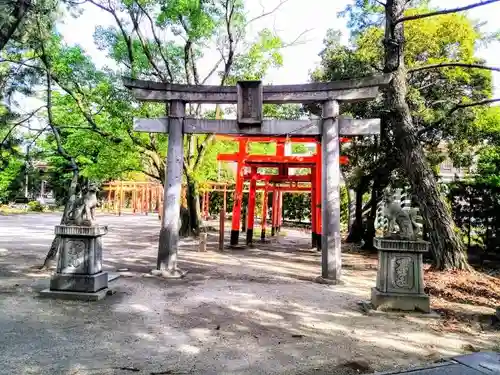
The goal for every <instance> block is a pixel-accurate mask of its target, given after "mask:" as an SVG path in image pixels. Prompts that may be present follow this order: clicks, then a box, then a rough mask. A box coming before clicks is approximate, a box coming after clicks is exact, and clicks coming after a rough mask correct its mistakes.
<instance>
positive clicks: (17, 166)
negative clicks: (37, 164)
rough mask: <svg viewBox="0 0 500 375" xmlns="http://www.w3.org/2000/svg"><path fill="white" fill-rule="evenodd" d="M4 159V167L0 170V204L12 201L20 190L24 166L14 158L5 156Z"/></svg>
mask: <svg viewBox="0 0 500 375" xmlns="http://www.w3.org/2000/svg"><path fill="white" fill-rule="evenodd" d="M6 159H7V160H6V163H5V161H4V163H5V164H6V166H5V167H4V168H3V169H2V170H0V202H3V203H7V202H9V201H10V200H11V199H13V198H14V197H15V195H16V194H17V193H18V191H19V190H20V189H19V188H20V182H22V176H23V174H22V172H23V165H24V163H23V161H22V160H20V159H18V158H16V157H15V156H11V155H7V156H6ZM20 180H21V181H20Z"/></svg>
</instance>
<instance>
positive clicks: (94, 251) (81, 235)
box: [42, 225, 108, 300]
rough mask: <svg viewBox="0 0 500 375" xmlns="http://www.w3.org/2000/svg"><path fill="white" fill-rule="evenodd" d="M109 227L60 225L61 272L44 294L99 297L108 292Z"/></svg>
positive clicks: (87, 297) (81, 297)
mask: <svg viewBox="0 0 500 375" xmlns="http://www.w3.org/2000/svg"><path fill="white" fill-rule="evenodd" d="M107 232H108V228H107V226H99V225H95V226H90V227H85V226H76V225H57V226H56V228H55V234H56V235H58V236H60V238H61V241H60V244H59V246H60V247H59V259H58V262H57V272H56V273H55V274H54V275H53V276H52V278H51V280H50V289H47V290H44V291H43V292H42V293H43V294H46V295H50V296H53V297H59V298H68V299H83V300H98V299H101V298H103V297H104V296H105V295H106V292H107V288H108V273H107V272H102V241H101V237H102V236H104V235H105V234H106V233H107Z"/></svg>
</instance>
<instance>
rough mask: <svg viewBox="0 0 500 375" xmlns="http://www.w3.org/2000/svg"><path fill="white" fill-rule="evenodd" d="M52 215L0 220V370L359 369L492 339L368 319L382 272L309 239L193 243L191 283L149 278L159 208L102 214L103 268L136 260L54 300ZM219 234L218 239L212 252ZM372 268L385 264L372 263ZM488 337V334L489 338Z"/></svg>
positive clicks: (188, 249) (413, 360)
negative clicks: (105, 286)
mask: <svg viewBox="0 0 500 375" xmlns="http://www.w3.org/2000/svg"><path fill="white" fill-rule="evenodd" d="M58 220H59V217H58V216H57V215H54V214H32V215H17V216H8V217H7V216H0V332H1V339H0V363H1V364H2V366H1V367H0V374H68V375H69V374H72V375H81V374H86V375H87V374H131V373H137V374H316V375H321V374H339V375H340V374H345V375H347V374H349V375H350V374H359V373H364V372H365V373H366V372H371V371H374V370H388V369H392V368H394V367H395V366H403V367H405V366H408V365H411V364H417V363H420V362H422V361H426V360H427V361H428V360H430V359H435V358H436V357H439V356H449V355H455V354H459V353H461V352H462V347H463V345H464V344H471V345H473V346H474V347H485V346H487V345H488V344H489V343H491V342H492V341H491V340H492V339H493V338H492V337H487V336H486V335H482V336H459V335H452V334H447V335H446V337H443V336H442V335H441V334H440V333H439V332H435V331H433V330H431V329H430V327H429V325H430V321H429V320H427V319H416V318H409V317H404V316H401V317H394V316H393V317H379V316H377V317H373V316H366V315H363V314H362V313H361V312H360V311H359V309H358V307H357V302H358V301H360V300H364V299H368V298H369V292H370V288H371V287H372V286H373V285H374V282H375V281H374V280H375V270H374V269H370V268H369V267H366V265H364V264H362V263H361V261H360V258H359V257H355V256H353V255H350V254H344V256H343V257H344V270H343V272H344V274H343V280H344V284H343V285H338V286H328V285H320V284H316V283H313V282H311V280H313V279H314V278H315V277H316V276H317V275H318V274H319V272H320V265H319V260H320V259H319V254H317V253H316V252H313V251H311V250H309V249H308V247H309V246H308V242H309V237H310V236H309V235H306V234H304V233H301V232H297V231H293V230H288V229H286V234H287V237H286V238H281V239H280V240H279V243H273V244H266V245H262V246H260V247H259V246H257V245H256V247H255V248H253V249H247V250H235V251H232V252H224V253H218V252H215V251H207V252H205V253H199V252H197V248H198V245H197V242H195V241H193V240H189V241H184V242H183V243H182V246H181V252H180V253H181V255H180V267H181V268H183V269H185V270H188V271H189V274H188V276H187V277H186V278H185V279H183V280H170V281H167V280H161V279H158V278H155V277H150V276H148V272H149V270H150V269H152V268H153V267H154V264H155V257H156V250H157V240H158V229H159V222H158V219H157V217H155V216H132V215H125V216H122V217H115V216H108V215H103V214H101V215H100V216H99V221H100V222H101V223H105V224H109V234H108V235H107V236H105V237H104V246H105V250H104V258H105V268H106V269H107V270H110V271H116V270H117V269H119V268H127V269H128V270H129V271H127V272H122V277H121V278H120V279H118V280H117V281H115V282H113V283H112V284H111V286H112V288H113V289H115V290H116V294H115V295H113V296H110V297H107V298H106V299H104V300H102V301H98V302H76V301H59V300H50V299H43V298H40V297H39V296H38V292H39V291H40V290H41V289H44V288H46V287H47V285H48V279H49V277H50V275H49V274H48V273H42V272H40V271H38V270H36V269H35V268H34V266H37V265H40V264H41V263H42V262H43V258H44V256H45V254H46V252H47V250H48V247H49V245H50V242H51V240H52V233H53V227H54V225H55V224H57V222H58ZM216 246H217V238H216V235H215V234H210V235H209V248H210V247H211V248H213V249H215V248H216ZM372 268H373V267H372ZM488 342H489V343H488Z"/></svg>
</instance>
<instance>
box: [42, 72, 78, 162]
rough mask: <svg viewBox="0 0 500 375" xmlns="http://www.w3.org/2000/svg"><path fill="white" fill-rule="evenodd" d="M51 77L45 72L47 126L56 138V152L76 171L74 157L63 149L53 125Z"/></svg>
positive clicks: (57, 131)
mask: <svg viewBox="0 0 500 375" xmlns="http://www.w3.org/2000/svg"><path fill="white" fill-rule="evenodd" d="M51 81H52V79H51V76H50V72H47V122H48V126H49V127H50V129H51V130H52V133H53V134H54V138H55V140H56V144H57V152H58V153H59V155H61V156H62V157H63V158H64V159H66V160H67V161H68V162H69V163H70V164H71V167H72V169H73V171H78V165H77V164H76V161H75V158H73V157H72V156H71V155H69V154H68V153H67V152H66V150H64V148H63V146H62V142H61V136H60V134H59V130H58V129H57V127H56V126H55V125H54V117H53V115H52V82H51Z"/></svg>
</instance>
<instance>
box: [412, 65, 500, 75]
mask: <svg viewBox="0 0 500 375" xmlns="http://www.w3.org/2000/svg"><path fill="white" fill-rule="evenodd" d="M450 67H457V68H465V69H485V70H492V71H495V72H500V68H496V67H493V66H486V65H481V64H466V63H439V64H431V65H424V66H419V67H416V68H412V69H408V73H416V72H420V71H422V70H428V69H437V68H450Z"/></svg>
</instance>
